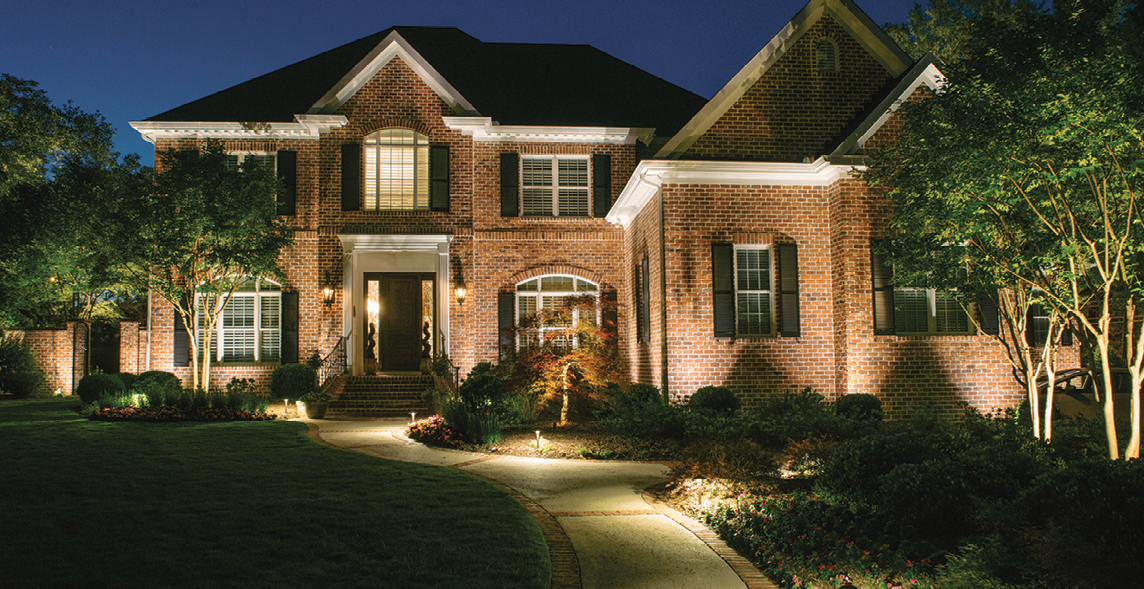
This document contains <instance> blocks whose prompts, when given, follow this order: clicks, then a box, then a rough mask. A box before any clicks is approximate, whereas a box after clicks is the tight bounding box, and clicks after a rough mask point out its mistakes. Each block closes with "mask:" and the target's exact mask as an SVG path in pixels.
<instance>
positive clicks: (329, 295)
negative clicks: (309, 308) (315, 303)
mask: <svg viewBox="0 0 1144 589" xmlns="http://www.w3.org/2000/svg"><path fill="white" fill-rule="evenodd" d="M322 302H323V303H325V304H326V308H327V309H328V308H330V306H332V305H333V304H334V285H333V283H331V282H330V271H329V270H326V283H325V284H324V285H322Z"/></svg>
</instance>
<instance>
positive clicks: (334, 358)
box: [318, 337, 347, 387]
mask: <svg viewBox="0 0 1144 589" xmlns="http://www.w3.org/2000/svg"><path fill="white" fill-rule="evenodd" d="M346 366H347V364H346V338H345V337H341V338H338V343H337V344H335V345H334V349H333V350H332V351H330V353H329V354H327V355H326V357H325V358H322V364H321V366H320V367H319V368H318V386H319V387H322V386H326V381H328V380H330V379H331V378H333V377H335V376H339V375H342V374H345V373H346Z"/></svg>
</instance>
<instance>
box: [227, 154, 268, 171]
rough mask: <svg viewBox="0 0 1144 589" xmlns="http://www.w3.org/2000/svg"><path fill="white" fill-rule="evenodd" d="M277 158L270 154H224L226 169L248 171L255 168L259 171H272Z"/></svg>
mask: <svg viewBox="0 0 1144 589" xmlns="http://www.w3.org/2000/svg"><path fill="white" fill-rule="evenodd" d="M277 159H278V158H277V157H276V156H275V155H274V154H272V153H246V152H243V153H228V154H226V169H228V170H249V169H251V167H254V166H257V167H258V168H259V169H267V170H270V171H274V169H275V167H276V166H275V163H276V160H277Z"/></svg>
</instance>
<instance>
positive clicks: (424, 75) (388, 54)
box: [310, 31, 480, 116]
mask: <svg viewBox="0 0 1144 589" xmlns="http://www.w3.org/2000/svg"><path fill="white" fill-rule="evenodd" d="M394 58H399V59H401V61H402V62H404V63H405V65H407V66H409V67H410V69H412V70H413V71H414V72H415V73H416V74H417V76H418V77H420V78H421V80H422V81H424V82H425V83H426V84H428V85H429V87H430V88H432V89H433V91H434V92H436V93H437V96H440V97H441V100H444V101H445V103H446V104H448V105H449V107H450V108H452V109H453V111H455V112H457V113H458V114H465V115H470V116H471V115H478V114H480V113H478V112H477V110H476V109H475V108H473V105H472V104H470V103H469V101H468V100H466V99H465V97H464V96H461V93H460V92H458V91H457V89H456V88H454V87H453V86H452V85H451V84H449V82H448V80H446V79H445V77H444V76H442V75H441V74H440V73H438V72H437V70H436V69H434V67H433V66H432V65H430V64H429V62H428V61H426V60H425V58H423V57H421V54H420V53H418V52H417V50H416V49H414V48H413V46H412V45H410V44H409V42H408V41H406V40H405V39H404V38H403V37H402V36H401V34H399V33H398V32H397V31H393V32H391V33H390V34H388V35H386V36H385V39H383V40H382V41H381V43H378V45H377V47H375V48H374V49H373V51H370V52H369V55H366V56H365V58H364V59H362V60H361V61H359V62H358V63H357V65H355V66H354V67H353V69H351V70H350V71H349V72H348V73H347V74H346V75H345V76H343V77H342V79H341V80H339V81H338V83H337V84H335V85H334V87H333V88H331V89H330V91H329V92H327V93H326V95H325V96H323V97H322V98H321V99H320V100H318V102H315V103H314V105H313V106H311V107H310V114H333V113H335V112H337V111H338V109H339V108H341V107H342V105H343V104H345V103H346V101H348V100H349V99H350V98H351V97H353V95H354V94H356V93H357V91H358V90H361V89H362V87H363V86H365V85H366V84H367V83H368V82H369V81H370V80H371V79H373V76H374V75H376V74H377V72H379V71H381V68H383V67H385V66H386V65H388V64H389V62H390V61H392V60H393V59H394Z"/></svg>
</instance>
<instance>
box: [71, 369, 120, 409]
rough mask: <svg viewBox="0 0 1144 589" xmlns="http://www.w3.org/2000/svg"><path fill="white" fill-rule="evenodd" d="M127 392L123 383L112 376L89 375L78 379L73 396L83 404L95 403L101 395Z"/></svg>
mask: <svg viewBox="0 0 1144 589" xmlns="http://www.w3.org/2000/svg"><path fill="white" fill-rule="evenodd" d="M126 392H127V388H126V387H124V386H123V381H121V380H119V379H118V378H116V377H115V376H114V375H112V374H89V375H87V376H85V377H83V378H81V379H80V381H79V384H78V385H76V387H75V394H77V395H79V398H80V400H81V401H83V402H84V403H95V402H96V401H98V400H99V398H100V397H101V396H102V395H108V394H110V395H119V394H123V393H126Z"/></svg>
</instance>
